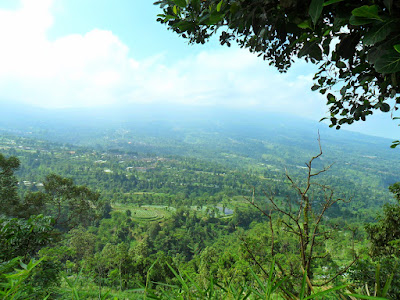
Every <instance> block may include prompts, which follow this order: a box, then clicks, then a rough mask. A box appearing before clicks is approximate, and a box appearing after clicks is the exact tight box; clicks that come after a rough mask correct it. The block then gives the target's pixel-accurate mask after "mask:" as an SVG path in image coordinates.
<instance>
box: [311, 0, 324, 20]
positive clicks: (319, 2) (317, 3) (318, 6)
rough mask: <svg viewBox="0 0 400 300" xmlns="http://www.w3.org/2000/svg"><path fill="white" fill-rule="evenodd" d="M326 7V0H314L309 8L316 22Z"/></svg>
mask: <svg viewBox="0 0 400 300" xmlns="http://www.w3.org/2000/svg"><path fill="white" fill-rule="evenodd" d="M323 7H324V0H312V1H311V4H310V8H309V9H308V14H309V15H310V17H311V19H312V21H313V23H314V24H316V23H317V21H318V19H319V17H320V16H321V13H322V8H323Z"/></svg>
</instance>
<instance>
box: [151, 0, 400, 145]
mask: <svg viewBox="0 0 400 300" xmlns="http://www.w3.org/2000/svg"><path fill="white" fill-rule="evenodd" d="M155 4H156V5H160V7H161V8H162V12H163V13H162V14H159V15H158V17H159V18H158V21H159V22H161V23H164V24H167V25H168V28H169V29H171V30H173V31H174V32H176V33H177V34H179V35H180V36H182V37H183V38H187V39H189V41H190V42H191V43H201V44H204V43H205V42H207V41H208V40H209V38H210V37H211V36H212V35H219V41H220V43H221V44H222V45H227V46H230V45H231V43H233V42H236V43H237V44H239V46H240V47H243V48H248V49H249V50H250V52H252V53H255V54H257V55H258V56H262V58H263V59H264V60H266V61H268V62H269V64H270V65H274V66H275V67H276V68H277V69H278V70H279V71H281V72H285V71H286V70H287V69H288V68H290V66H291V64H292V63H293V62H294V58H304V59H305V60H306V61H307V62H312V63H314V64H318V65H319V70H318V72H317V73H316V74H315V76H314V80H315V85H314V86H313V87H312V90H314V91H316V90H318V91H319V92H320V93H321V94H326V98H327V105H328V106H329V116H328V117H327V119H329V120H330V123H331V126H332V127H336V128H337V129H339V128H340V126H341V125H343V124H352V123H354V122H355V121H359V120H363V121H364V120H365V119H366V117H367V116H368V115H372V113H373V112H374V111H376V110H379V111H382V112H389V111H390V110H391V109H394V110H397V104H398V103H399V102H400V97H399V90H400V80H399V79H400V78H399V76H400V38H399V34H400V29H399V28H400V27H399V26H398V23H399V21H400V5H399V4H398V2H396V1H390V0H389V1H374V0H362V1H343V0H331V1H324V0H308V1H302V0H286V1H278V0H275V1H265V0H253V1H244V0H230V1H225V0H206V1H200V0H190V1H185V0H160V1H156V2H155ZM233 63H234V62H233ZM328 91H330V92H331V93H327V92H328ZM336 91H340V92H336ZM399 143H400V142H398V141H396V142H395V143H394V145H393V146H396V145H397V144H399Z"/></svg>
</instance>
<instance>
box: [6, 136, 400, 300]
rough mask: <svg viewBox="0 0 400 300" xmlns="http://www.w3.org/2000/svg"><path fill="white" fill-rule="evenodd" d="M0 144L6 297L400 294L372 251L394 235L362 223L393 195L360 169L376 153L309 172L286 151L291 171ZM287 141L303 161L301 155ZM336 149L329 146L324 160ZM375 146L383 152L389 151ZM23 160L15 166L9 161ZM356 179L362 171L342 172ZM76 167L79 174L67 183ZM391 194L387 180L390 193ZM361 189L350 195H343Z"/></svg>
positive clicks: (20, 142) (391, 269)
mask: <svg viewBox="0 0 400 300" xmlns="http://www.w3.org/2000/svg"><path fill="white" fill-rule="evenodd" d="M163 143H166V141H163ZM208 143H211V141H209V142H208ZM253 143H257V141H254V142H253ZM271 145H272V144H270V145H268V147H266V148H267V149H273V147H271ZM316 146H317V145H316ZM0 147H1V148H2V151H3V153H5V155H3V156H2V161H3V167H2V169H1V171H2V173H1V174H2V175H1V176H2V177H1V179H2V181H1V182H2V184H3V185H7V184H8V186H11V187H12V189H11V190H12V191H14V192H13V194H12V195H13V196H12V197H10V198H11V199H13V200H12V201H11V202H7V201H6V200H4V201H3V203H4V205H5V208H6V210H4V215H3V216H2V217H1V220H0V245H1V248H2V250H3V251H2V252H1V257H0V259H1V261H0V267H1V274H2V275H1V277H0V281H1V283H2V288H3V290H2V293H3V295H11V294H13V293H14V291H15V290H17V291H18V296H15V299H18V297H19V299H23V298H24V297H25V298H26V297H29V298H30V299H33V298H37V299H41V298H44V297H48V299H71V298H74V299H113V298H114V297H116V298H117V299H125V298H129V299H146V298H148V299H179V298H181V299H189V298H190V299H205V298H207V297H209V298H210V299H245V298H246V297H247V299H282V298H284V299H305V298H307V297H309V298H307V299H318V298H321V299H322V298H323V299H337V298H338V297H345V298H346V297H347V298H346V299H354V298H355V299H366V298H365V297H366V296H368V295H371V296H373V295H374V294H375V293H376V295H380V296H382V297H386V298H389V299H397V298H396V297H397V295H398V294H399V293H398V287H399V286H400V283H399V282H400V281H399V280H400V279H399V278H398V275H397V274H398V272H397V268H398V263H397V262H396V261H397V259H394V257H395V256H393V254H392V253H395V252H393V251H395V250H393V251H392V250H390V251H392V252H390V253H386V252H384V253H382V254H377V253H376V250H374V249H378V248H377V247H378V246H379V245H383V247H385V249H389V248H387V247H392V248H390V249H397V248H393V247H397V246H396V245H397V244H396V240H397V239H398V238H394V239H389V240H388V239H384V240H382V239H380V240H379V241H378V240H377V237H378V236H382V235H376V234H375V235H374V234H373V233H372V232H375V231H378V232H379V231H384V230H388V229H387V228H386V227H385V226H386V224H387V222H384V221H380V222H378V223H375V224H371V225H368V226H367V230H365V229H364V224H365V223H366V222H371V220H373V219H374V217H375V211H376V210H377V209H378V208H379V206H380V205H382V204H383V203H385V202H388V200H387V199H389V195H390V194H389V192H388V191H385V186H386V184H385V183H384V182H393V181H394V180H396V175H395V174H394V175H393V176H392V175H389V174H387V175H384V174H383V173H376V174H371V175H369V174H365V175H364V173H363V172H362V170H363V169H362V168H377V169H379V168H382V167H384V166H383V165H384V164H386V161H381V160H375V159H371V158H370V156H372V155H368V154H369V153H371V152H363V153H365V155H366V156H368V157H363V156H357V159H355V158H353V157H352V156H351V155H350V154H349V155H347V157H346V159H347V160H348V161H351V160H352V159H354V162H356V161H357V160H361V161H362V162H363V163H364V162H365V164H366V165H364V166H362V163H361V162H359V164H356V163H354V164H351V165H350V166H349V165H348V166H347V169H345V168H343V169H342V168H338V169H336V170H335V169H334V166H333V167H332V168H331V169H330V170H329V171H327V172H324V171H323V172H321V173H319V170H325V169H326V167H327V160H324V159H325V157H324V155H318V156H316V157H315V158H314V159H312V161H309V162H308V165H305V168H304V167H301V168H300V167H299V166H301V164H300V163H298V162H297V161H296V158H290V159H289V163H288V168H287V169H288V174H287V175H285V174H282V171H278V170H277V169H280V170H283V168H284V165H280V160H278V159H276V160H275V159H274V158H275V157H277V158H279V157H278V154H277V153H275V152H269V156H268V157H269V161H268V164H265V163H260V160H258V158H257V154H256V153H257V150H255V151H253V153H252V154H251V155H247V158H245V159H243V160H242V157H244V152H240V151H243V150H238V152H236V154H235V153H231V154H229V155H232V157H234V158H233V159H228V160H226V152H225V154H222V155H221V156H214V157H212V156H211V155H210V156H209V157H211V158H210V159H209V160H207V159H206V157H205V155H204V156H203V154H202V155H193V156H179V155H171V154H164V155H162V154H161V153H157V154H151V153H147V154H143V153H140V152H138V151H135V153H129V152H128V150H124V148H120V149H118V150H116V149H111V150H105V151H98V150H94V149H91V148H88V147H79V146H72V145H60V144H56V143H51V142H44V141H40V140H36V139H28V138H22V137H17V136H2V137H1V140H0ZM187 147H188V149H190V147H191V146H190V145H188V146H187ZM293 147H298V150H297V151H298V152H299V156H300V157H302V154H301V153H303V152H304V153H305V152H306V151H305V150H300V149H301V148H300V146H299V144H294V146H293ZM266 148H264V149H266ZM253 149H256V148H253ZM276 149H277V150H276V151H281V148H280V147H276ZM317 149H318V148H317ZM350 149H352V148H351V147H350ZM202 150H203V151H204V153H207V151H208V150H207V148H204V149H202ZM335 151H337V152H335ZM338 151H339V150H335V147H334V146H333V145H328V149H327V150H326V152H327V156H329V155H333V154H332V153H339V152H338ZM354 151H357V150H354ZM361 151H363V150H361ZM372 151H375V152H374V153H375V154H376V155H378V156H379V155H380V154H379V151H381V150H379V148H377V149H373V150H372ZM260 153H261V151H260ZM349 153H351V152H349ZM248 154H250V153H249V152H248ZM281 154H282V156H281V158H284V157H285V156H284V152H282V153H281ZM12 155H14V156H12ZM15 156H16V157H18V159H17V158H16V157H15ZM260 156H261V157H260V159H265V156H262V155H260ZM338 157H340V155H338ZM387 159H390V157H389V158H387ZM19 160H20V161H21V163H20V166H19V169H17V168H10V167H12V166H14V165H15V164H16V165H15V166H16V167H17V166H18V165H19ZM308 160H309V159H308ZM11 162H12V165H11ZM381 164H382V166H381ZM106 170H108V171H106ZM14 172H15V173H14ZM308 172H310V173H309V174H310V175H311V177H309V176H310V175H308V176H307V174H308ZM343 172H346V173H343ZM50 173H59V174H60V175H54V174H53V175H48V174H50ZM316 173H319V174H318V176H313V174H316ZM339 174H340V176H339ZM353 174H358V175H359V176H360V178H358V180H357V181H350V180H347V179H349V178H352V176H353ZM68 175H69V176H71V177H73V179H74V180H72V179H68V178H64V176H68ZM385 176H387V177H385ZM382 178H385V179H384V181H381V183H379V184H377V183H376V182H375V183H374V184H370V185H369V186H368V187H367V183H369V182H371V183H373V182H374V180H382ZM308 179H309V180H308ZM307 182H309V183H307ZM18 183H19V184H18ZM396 188H397V185H393V186H392V187H391V192H392V193H393V194H395V196H396V195H397V194H398V193H397V189H396ZM355 190H357V193H354V191H355ZM331 191H332V192H333V193H334V194H332V195H331V194H330V193H331ZM354 194H356V195H357V194H358V195H357V196H356V197H354V199H352V201H351V202H350V203H347V202H343V201H337V200H338V199H339V198H343V199H345V200H346V199H347V198H346V196H348V195H350V196H351V195H354ZM333 195H334V196H333ZM396 197H397V196H396ZM396 199H397V198H396ZM373 202H375V203H373ZM392 203H393V204H390V205H391V206H390V211H395V208H396V207H397V206H396V205H397V204H395V203H396V202H392ZM223 211H225V213H227V214H226V215H225V214H224V213H223ZM300 211H301V213H300V214H298V213H299V212H300ZM385 211H386V210H384V212H385ZM360 212H362V214H360ZM297 216H298V217H297ZM319 216H321V217H319ZM382 218H391V217H390V216H389V215H388V216H383V217H382ZM382 220H383V219H382ZM393 226H394V227H393V228H395V227H396V225H395V224H394V225H393ZM296 228H297V229H296ZM298 228H300V231H298ZM375 241H376V242H375ZM370 243H371V244H370ZM379 247H381V246H379ZM379 249H381V248H379ZM396 251H397V250H396ZM396 253H397V252H396ZM396 255H397V254H396ZM37 262H39V263H37ZM18 265H19V267H18ZM305 274H307V276H306V275H305ZM377 274H379V276H378V275H377ZM14 278H15V280H14ZM18 280H20V281H18ZM22 281H23V282H24V285H23V286H24V288H23V289H22V288H18V286H20V287H21V284H20V283H18V282H22ZM13 282H14V283H13ZM376 282H379V286H378V288H376V287H377V286H376V285H375V283H376ZM366 287H367V289H366ZM7 293H9V294H7ZM318 293H322V294H318ZM350 294H352V295H357V296H348V295H350ZM13 295H14V294H13ZM15 295H17V294H15ZM28 295H29V296H28ZM318 295H319V296H318ZM340 295H341V296H340ZM7 297H8V298H7ZM10 297H11V296H10ZM10 297H9V296H4V299H11V298H10ZM351 297H353V298H351ZM363 297H364V298H363Z"/></svg>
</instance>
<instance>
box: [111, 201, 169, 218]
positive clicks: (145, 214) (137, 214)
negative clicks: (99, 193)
mask: <svg viewBox="0 0 400 300" xmlns="http://www.w3.org/2000/svg"><path fill="white" fill-rule="evenodd" d="M112 208H113V210H115V211H127V210H130V211H131V217H132V219H134V220H137V221H142V222H148V221H158V220H162V219H164V218H168V217H169V216H171V213H172V212H173V211H174V210H175V208H173V207H167V206H159V205H143V206H141V207H138V206H136V205H131V204H120V203H116V204H114V205H112Z"/></svg>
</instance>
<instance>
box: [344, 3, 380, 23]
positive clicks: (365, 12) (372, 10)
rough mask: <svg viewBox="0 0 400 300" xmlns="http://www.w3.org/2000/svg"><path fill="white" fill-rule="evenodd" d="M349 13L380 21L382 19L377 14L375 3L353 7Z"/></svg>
mask: <svg viewBox="0 0 400 300" xmlns="http://www.w3.org/2000/svg"><path fill="white" fill-rule="evenodd" d="M351 14H352V15H353V16H355V17H360V18H366V19H373V20H379V21H382V19H381V18H380V17H379V15H378V6H377V5H363V6H361V7H358V8H355V9H353V11H352V12H351Z"/></svg>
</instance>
